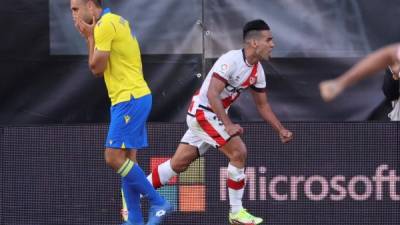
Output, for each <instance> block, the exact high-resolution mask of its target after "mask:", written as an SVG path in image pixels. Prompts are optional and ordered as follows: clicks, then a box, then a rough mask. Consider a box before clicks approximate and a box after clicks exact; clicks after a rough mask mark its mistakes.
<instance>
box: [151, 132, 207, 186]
mask: <svg viewBox="0 0 400 225" xmlns="http://www.w3.org/2000/svg"><path fill="white" fill-rule="evenodd" d="M199 141H201V140H200V139H199V138H198V137H195V136H194V135H193V134H192V133H191V132H190V130H188V131H186V133H185V135H184V136H183V138H182V140H181V144H179V146H178V148H177V149H176V151H175V154H174V156H173V157H172V158H171V159H169V160H167V161H166V162H164V163H162V164H160V165H158V166H157V167H156V168H154V169H153V171H152V173H151V174H149V176H147V179H148V180H149V182H150V183H152V184H153V186H154V187H155V188H160V187H162V186H163V185H165V184H167V183H168V181H169V180H170V179H171V178H172V177H174V176H176V175H177V174H179V173H181V172H184V171H185V170H186V169H187V168H188V167H189V166H190V164H191V163H192V162H193V161H195V160H196V159H197V158H198V157H200V153H199V147H200V148H201V150H202V152H203V153H205V152H206V150H207V149H206V145H201V143H199ZM198 145H199V147H197V146H198ZM207 146H208V145H207ZM207 148H208V147H207Z"/></svg>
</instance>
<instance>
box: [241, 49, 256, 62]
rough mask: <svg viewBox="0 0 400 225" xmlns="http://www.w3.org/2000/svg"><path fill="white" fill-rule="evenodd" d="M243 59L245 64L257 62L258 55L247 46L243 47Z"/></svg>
mask: <svg viewBox="0 0 400 225" xmlns="http://www.w3.org/2000/svg"><path fill="white" fill-rule="evenodd" d="M244 59H245V62H246V64H248V65H249V66H253V65H254V64H257V63H258V61H259V59H258V57H257V56H256V55H255V54H254V52H253V51H252V50H250V49H248V48H244Z"/></svg>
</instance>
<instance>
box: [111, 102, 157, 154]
mask: <svg viewBox="0 0 400 225" xmlns="http://www.w3.org/2000/svg"><path fill="white" fill-rule="evenodd" d="M151 105H152V96H151V94H149V95H145V96H143V97H140V98H138V99H135V98H134V97H133V96H132V97H131V99H130V100H129V101H126V102H121V103H118V104H116V105H113V106H111V108H110V113H111V122H110V127H109V130H108V135H107V140H106V145H105V146H106V147H107V148H115V149H136V150H139V149H142V148H145V147H147V146H148V143H147V129H146V121H147V118H148V116H149V114H150V111H151Z"/></svg>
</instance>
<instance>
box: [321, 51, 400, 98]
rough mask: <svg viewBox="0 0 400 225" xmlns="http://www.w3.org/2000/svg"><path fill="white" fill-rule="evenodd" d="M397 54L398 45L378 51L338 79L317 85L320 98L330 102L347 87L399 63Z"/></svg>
mask: <svg viewBox="0 0 400 225" xmlns="http://www.w3.org/2000/svg"><path fill="white" fill-rule="evenodd" d="M399 54H400V44H394V45H389V46H386V47H383V48H381V49H378V50H377V51H375V52H373V53H371V54H369V55H368V56H367V57H366V58H364V59H363V60H361V61H360V62H359V63H357V64H356V65H355V66H353V67H352V68H351V69H350V70H348V71H347V72H345V73H344V74H342V75H341V76H339V77H338V78H336V79H334V80H327V81H323V82H321V83H320V85H319V88H320V92H321V97H322V98H323V99H324V101H326V102H329V101H332V100H333V99H335V98H336V97H337V96H338V95H339V94H340V93H342V92H343V91H344V90H345V89H346V88H348V87H349V86H351V85H353V84H355V83H356V82H358V81H360V80H362V79H364V78H366V77H368V76H369V75H371V74H374V73H376V72H378V71H380V70H383V69H384V68H386V67H387V66H390V65H393V64H395V63H396V62H397V61H399V57H400V55H399Z"/></svg>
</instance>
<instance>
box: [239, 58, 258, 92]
mask: <svg viewBox="0 0 400 225" xmlns="http://www.w3.org/2000/svg"><path fill="white" fill-rule="evenodd" d="M257 67H258V63H256V64H255V65H254V66H253V69H252V70H251V73H250V76H249V77H248V78H247V80H246V81H245V82H243V84H242V87H249V86H250V85H253V84H254V83H251V82H250V81H251V80H252V79H253V80H254V82H255V81H256V80H257Z"/></svg>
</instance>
